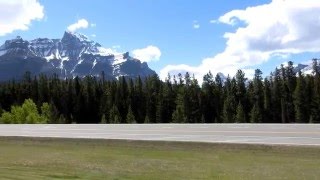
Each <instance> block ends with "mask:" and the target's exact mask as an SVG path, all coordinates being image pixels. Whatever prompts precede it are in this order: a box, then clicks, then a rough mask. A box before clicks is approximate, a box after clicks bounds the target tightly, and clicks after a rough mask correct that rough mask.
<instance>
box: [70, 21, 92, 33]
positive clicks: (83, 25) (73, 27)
mask: <svg viewBox="0 0 320 180" xmlns="http://www.w3.org/2000/svg"><path fill="white" fill-rule="evenodd" d="M88 26H89V22H88V21H87V20H86V19H80V20H78V22H76V23H74V24H71V25H70V26H68V28H67V29H68V31H71V32H75V31H77V30H78V29H86V28H88Z"/></svg>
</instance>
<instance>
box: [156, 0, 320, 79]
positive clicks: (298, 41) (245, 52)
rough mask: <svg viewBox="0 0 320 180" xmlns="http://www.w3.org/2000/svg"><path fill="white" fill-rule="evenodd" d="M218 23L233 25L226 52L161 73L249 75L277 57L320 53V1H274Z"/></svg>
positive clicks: (167, 69) (170, 67) (169, 68)
mask: <svg viewBox="0 0 320 180" xmlns="http://www.w3.org/2000/svg"><path fill="white" fill-rule="evenodd" d="M218 22H220V24H217V25H221V24H226V25H231V26H233V27H234V28H235V31H234V32H226V33H225V34H224V38H225V39H226V47H225V49H224V51H223V52H221V53H219V54H217V55H215V56H213V57H208V58H205V59H203V60H202V63H201V64H200V65H198V66H195V67H193V66H188V65H168V66H166V67H165V68H164V69H162V70H161V72H160V77H161V78H164V77H166V75H167V73H168V72H177V71H179V70H181V71H186V70H187V71H189V72H191V73H194V74H195V75H196V77H197V78H198V79H202V76H203V75H204V74H205V73H207V72H208V71H209V70H211V71H212V72H213V73H217V72H223V73H224V74H230V75H233V74H235V72H236V70H237V69H244V70H245V71H246V72H247V74H248V75H249V76H250V75H252V73H253V70H252V69H251V68H252V66H254V65H258V64H262V63H264V62H266V61H268V60H270V59H272V57H274V56H283V55H290V54H299V53H305V52H320V46H319V44H320V31H319V29H320V1H318V0H308V1H305V0H273V1H272V2H270V3H269V4H264V5H259V6H254V7H248V8H246V9H244V10H233V11H230V12H228V13H226V14H224V15H222V16H221V17H220V18H219V19H218Z"/></svg>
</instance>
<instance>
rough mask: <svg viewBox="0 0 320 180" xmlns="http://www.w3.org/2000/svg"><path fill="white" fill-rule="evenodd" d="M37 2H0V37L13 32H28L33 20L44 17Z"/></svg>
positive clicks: (11, 0) (17, 0) (31, 0)
mask: <svg viewBox="0 0 320 180" xmlns="http://www.w3.org/2000/svg"><path fill="white" fill-rule="evenodd" d="M43 9H44V8H43V6H42V5H41V4H40V3H39V2H38V1H37V0H0V36H4V35H6V34H8V33H11V32H13V31H15V30H28V29H29V26H30V25H31V21H33V20H41V19H42V18H43V17H44V12H43Z"/></svg>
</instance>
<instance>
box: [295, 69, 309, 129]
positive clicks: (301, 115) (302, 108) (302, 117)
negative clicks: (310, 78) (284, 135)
mask: <svg viewBox="0 0 320 180" xmlns="http://www.w3.org/2000/svg"><path fill="white" fill-rule="evenodd" d="M305 87H306V83H305V81H304V77H303V76H302V73H301V72H299V77H298V81H297V86H296V89H295V91H294V107H295V117H296V122H297V123H306V122H308V117H307V108H306V104H307V102H306V101H305V99H306V95H307V94H306V92H305Z"/></svg>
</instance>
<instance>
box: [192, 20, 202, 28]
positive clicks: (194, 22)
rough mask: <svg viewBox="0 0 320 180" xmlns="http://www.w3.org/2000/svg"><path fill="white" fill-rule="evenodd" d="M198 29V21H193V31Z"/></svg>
mask: <svg viewBox="0 0 320 180" xmlns="http://www.w3.org/2000/svg"><path fill="white" fill-rule="evenodd" d="M199 28H200V24H199V23H198V21H193V29H199Z"/></svg>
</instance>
